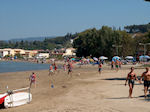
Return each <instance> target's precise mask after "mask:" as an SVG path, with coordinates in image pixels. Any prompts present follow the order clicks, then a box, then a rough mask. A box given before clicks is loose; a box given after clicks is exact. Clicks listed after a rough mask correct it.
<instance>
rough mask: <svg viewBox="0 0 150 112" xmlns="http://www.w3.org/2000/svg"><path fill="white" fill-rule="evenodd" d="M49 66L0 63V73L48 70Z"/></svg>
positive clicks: (25, 63)
mask: <svg viewBox="0 0 150 112" xmlns="http://www.w3.org/2000/svg"><path fill="white" fill-rule="evenodd" d="M48 68H49V64H36V63H29V62H12V61H0V73H4V72H18V71H30V70H44V69H48Z"/></svg>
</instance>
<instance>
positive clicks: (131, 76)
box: [125, 67, 138, 98]
mask: <svg viewBox="0 0 150 112" xmlns="http://www.w3.org/2000/svg"><path fill="white" fill-rule="evenodd" d="M127 80H128V85H129V98H132V91H133V87H134V81H135V80H137V81H138V78H137V76H136V74H135V73H134V67H131V71H130V72H129V73H128V75H127V78H126V82H125V86H126V84H127Z"/></svg>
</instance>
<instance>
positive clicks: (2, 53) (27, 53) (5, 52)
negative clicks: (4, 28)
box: [0, 48, 38, 58]
mask: <svg viewBox="0 0 150 112" xmlns="http://www.w3.org/2000/svg"><path fill="white" fill-rule="evenodd" d="M37 53H38V50H23V49H11V48H5V49H0V57H2V58H4V57H6V56H10V57H15V56H16V55H17V54H19V55H21V56H22V57H28V58H32V57H34V56H35V55H36V54H37Z"/></svg>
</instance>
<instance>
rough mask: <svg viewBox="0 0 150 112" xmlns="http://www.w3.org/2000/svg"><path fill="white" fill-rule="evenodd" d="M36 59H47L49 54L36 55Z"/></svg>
mask: <svg viewBox="0 0 150 112" xmlns="http://www.w3.org/2000/svg"><path fill="white" fill-rule="evenodd" d="M36 58H49V53H38V54H37V55H36Z"/></svg>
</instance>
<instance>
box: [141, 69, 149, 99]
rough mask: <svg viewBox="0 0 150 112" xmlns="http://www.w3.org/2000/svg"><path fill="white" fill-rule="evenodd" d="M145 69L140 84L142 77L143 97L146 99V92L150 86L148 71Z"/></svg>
mask: <svg viewBox="0 0 150 112" xmlns="http://www.w3.org/2000/svg"><path fill="white" fill-rule="evenodd" d="M145 69H146V71H145V72H143V73H142V75H141V77H140V83H141V81H142V78H143V77H144V96H145V98H146V97H147V91H148V88H149V86H150V71H149V68H148V67H146V68H145ZM149 94H150V93H149Z"/></svg>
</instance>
